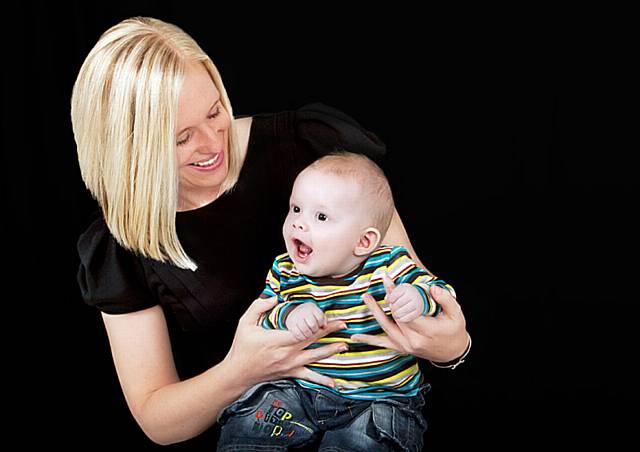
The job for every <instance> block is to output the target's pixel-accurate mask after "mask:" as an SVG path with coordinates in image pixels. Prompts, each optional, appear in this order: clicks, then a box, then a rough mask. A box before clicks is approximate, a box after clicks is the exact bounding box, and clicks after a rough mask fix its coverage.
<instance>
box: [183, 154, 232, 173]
mask: <svg viewBox="0 0 640 452" xmlns="http://www.w3.org/2000/svg"><path fill="white" fill-rule="evenodd" d="M223 161H224V152H218V153H217V154H215V155H214V156H213V157H211V158H209V159H207V160H201V161H199V162H194V163H190V164H189V166H190V167H192V168H194V169H197V170H198V171H213V170H215V169H216V168H219V167H220V165H222V162H223Z"/></svg>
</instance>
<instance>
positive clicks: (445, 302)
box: [429, 285, 462, 317]
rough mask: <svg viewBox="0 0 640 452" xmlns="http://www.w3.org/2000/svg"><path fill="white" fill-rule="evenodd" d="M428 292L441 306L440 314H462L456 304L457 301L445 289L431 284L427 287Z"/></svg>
mask: <svg viewBox="0 0 640 452" xmlns="http://www.w3.org/2000/svg"><path fill="white" fill-rule="evenodd" d="M429 292H430V293H431V296H432V297H433V298H434V299H435V300H436V301H437V302H438V304H439V305H440V307H441V308H442V311H443V312H442V314H444V315H447V316H451V317H456V316H460V315H462V308H461V307H460V305H459V304H458V301H457V300H456V298H455V297H454V296H453V294H452V293H451V292H449V291H448V290H447V289H443V288H442V287H440V286H438V285H433V286H431V287H430V288H429Z"/></svg>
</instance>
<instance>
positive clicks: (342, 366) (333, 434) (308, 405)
mask: <svg viewBox="0 0 640 452" xmlns="http://www.w3.org/2000/svg"><path fill="white" fill-rule="evenodd" d="M394 210H395V209H394V204H393V197H392V194H391V189H390V187H389V184H388V181H387V179H386V177H385V175H384V173H383V172H382V170H381V169H380V168H379V167H378V166H377V165H376V164H375V163H374V162H372V161H371V160H369V159H368V158H367V157H365V156H363V155H359V154H352V153H346V152H342V153H337V154H330V155H328V156H325V157H323V158H320V159H319V160H317V161H315V162H314V163H312V164H311V165H310V166H308V167H307V168H306V169H305V170H304V171H302V172H301V173H300V174H299V175H298V177H297V178H296V181H295V183H294V186H293V190H292V194H291V199H290V208H289V213H288V215H287V218H286V219H285V222H284V226H283V236H284V240H285V244H286V248H287V253H285V254H282V255H280V256H278V257H276V259H275V261H274V263H273V266H272V268H271V270H270V271H269V273H268V275H267V282H266V287H265V289H264V291H263V293H262V295H261V296H262V297H272V296H277V297H278V300H279V303H278V305H276V307H274V308H273V309H272V310H271V311H270V312H268V313H267V314H266V315H265V316H264V317H263V320H262V325H263V326H264V327H265V328H269V329H283V330H289V331H291V333H292V334H293V335H294V336H295V337H296V338H297V339H298V340H300V341H304V340H306V339H308V338H310V337H312V336H313V334H314V333H316V332H317V331H318V330H319V329H320V328H322V327H323V326H325V325H326V324H327V322H328V321H331V320H341V321H343V322H344V323H345V324H346V325H347V328H346V329H344V330H341V331H337V332H335V333H332V334H328V335H327V336H325V337H324V338H322V339H320V340H319V341H318V343H316V344H312V345H311V346H310V347H317V346H321V345H323V344H326V343H327V342H335V341H339V342H345V343H348V344H349V350H347V351H344V352H341V353H338V354H336V355H334V356H332V357H330V358H326V359H323V360H321V361H318V362H316V363H313V364H310V365H308V366H307V367H308V368H309V369H311V370H313V371H316V372H319V373H322V374H324V375H326V376H328V377H330V378H332V379H333V380H334V381H335V382H336V386H335V387H327V386H322V385H319V384H316V383H313V382H310V381H306V380H301V379H295V380H293V381H292V380H278V381H275V382H266V383H260V384H258V385H257V386H255V387H254V388H252V389H250V390H249V391H248V392H247V393H246V394H245V395H244V396H243V397H241V398H240V399H239V400H238V401H237V402H235V403H234V404H232V405H231V406H230V407H228V408H227V409H226V410H225V411H224V412H223V414H222V415H221V417H220V422H221V423H222V424H223V425H224V427H223V430H222V437H221V442H220V445H219V447H221V446H225V445H229V444H233V445H234V447H238V446H246V447H249V445H252V444H254V445H255V444H260V445H266V444H273V445H279V446H280V447H294V446H300V445H302V444H306V443H310V442H313V441H316V440H317V439H319V438H321V447H332V446H333V447H338V446H339V447H341V448H342V449H341V450H343V449H346V450H387V449H384V447H390V448H391V449H390V450H395V449H396V448H403V450H416V451H418V450H422V436H423V433H424V430H425V428H426V423H425V421H424V419H423V417H422V414H421V407H422V406H423V404H424V399H423V396H422V393H421V390H422V389H424V388H425V387H428V385H424V384H423V381H422V374H421V372H420V368H419V366H418V362H417V359H416V358H415V357H413V356H409V355H405V354H402V353H399V352H396V351H395V350H391V349H387V348H380V347H375V346H371V345H368V344H359V343H355V342H353V341H351V339H350V336H351V335H352V334H356V333H361V334H369V335H381V334H384V331H383V330H382V328H381V327H380V325H379V323H378V322H377V321H376V320H375V318H374V317H373V315H372V313H371V312H370V311H369V309H368V307H367V306H366V305H365V304H364V302H363V301H362V299H361V297H362V295H364V294H365V293H366V294H369V295H371V296H373V297H374V299H375V300H376V301H377V302H378V304H379V305H380V306H381V308H382V309H383V310H384V311H385V313H386V314H387V315H388V316H392V317H393V319H394V320H395V321H396V322H412V321H414V320H415V319H417V318H418V317H420V316H423V315H437V313H438V312H439V311H440V307H439V306H438V305H437V303H436V302H435V300H434V299H433V298H432V297H431V295H430V290H429V288H430V286H432V285H434V284H437V285H439V286H441V287H444V288H446V289H448V290H450V291H452V292H453V289H452V288H451V286H449V285H447V284H445V283H444V282H443V281H441V280H438V279H436V278H435V277H434V276H433V275H432V274H431V273H429V272H428V271H426V270H425V269H422V268H420V267H418V266H417V265H416V264H415V263H414V262H413V261H412V259H411V257H410V256H409V254H408V252H407V250H406V249H405V248H402V247H397V246H386V245H381V244H380V242H381V240H382V238H383V237H384V235H385V234H386V232H387V229H388V227H389V225H390V223H391V219H392V216H393V214H394ZM225 447H226V446H225ZM219 450H224V448H220V449H219Z"/></svg>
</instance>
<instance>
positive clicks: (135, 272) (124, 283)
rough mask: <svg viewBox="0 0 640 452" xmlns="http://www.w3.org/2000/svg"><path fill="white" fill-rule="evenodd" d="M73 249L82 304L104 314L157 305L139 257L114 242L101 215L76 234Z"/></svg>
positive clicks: (126, 311)
mask: <svg viewBox="0 0 640 452" xmlns="http://www.w3.org/2000/svg"><path fill="white" fill-rule="evenodd" d="M77 249H78V255H79V257H80V266H79V268H78V273H77V280H78V285H79V286H80V292H81V294H82V298H83V300H84V301H85V303H87V304H88V305H90V306H94V307H96V308H97V309H98V310H100V311H102V312H105V313H107V314H125V313H128V312H134V311H140V310H142V309H146V308H150V307H152V306H154V305H156V304H158V303H157V301H155V299H154V297H153V295H152V292H151V290H150V289H149V287H148V285H147V278H146V275H145V270H144V267H143V265H142V263H141V261H140V258H138V257H137V256H136V255H135V254H133V253H131V252H130V251H128V250H126V249H124V248H123V247H121V246H120V245H119V244H118V243H117V242H116V240H115V239H114V238H113V236H112V235H111V234H110V233H109V230H108V228H107V226H106V224H105V223H104V220H103V219H102V218H99V219H97V220H96V221H94V222H93V223H92V224H91V225H90V226H89V227H88V228H87V230H86V231H85V232H84V233H83V234H82V235H80V237H79V239H78V243H77Z"/></svg>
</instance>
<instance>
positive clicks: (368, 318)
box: [261, 246, 455, 400]
mask: <svg viewBox="0 0 640 452" xmlns="http://www.w3.org/2000/svg"><path fill="white" fill-rule="evenodd" d="M385 273H386V274H388V275H389V277H390V278H391V280H392V281H393V282H394V283H395V284H403V283H408V284H413V285H414V286H415V287H416V288H417V289H418V291H419V292H420V294H421V295H422V298H423V301H424V306H425V308H424V311H423V315H437V314H438V313H439V312H440V306H439V305H438V304H437V303H436V302H435V300H433V299H432V298H431V296H430V295H429V286H431V285H434V284H436V285H438V286H440V287H444V288H446V289H448V290H449V291H451V292H452V293H454V294H455V292H454V291H453V288H452V287H451V286H449V285H448V284H446V283H445V282H444V281H442V280H440V279H437V278H436V277H435V276H433V275H431V274H430V273H428V272H427V271H426V270H424V269H422V268H420V267H418V266H417V265H416V264H415V263H414V262H413V261H412V260H411V258H410V257H409V253H408V252H407V250H406V249H405V248H402V247H398V246H393V247H392V246H380V247H378V249H377V250H376V251H374V252H373V253H372V254H371V255H370V256H369V258H368V259H366V260H365V261H364V262H363V263H362V264H361V265H360V266H359V267H358V268H357V269H356V270H354V271H353V272H351V273H350V274H349V275H346V276H344V277H341V278H330V277H324V278H311V277H308V276H305V275H302V274H300V273H299V272H298V270H297V269H296V267H295V264H294V263H293V261H292V260H291V258H290V257H289V255H288V254H286V253H285V254H281V255H280V256H278V257H276V259H275V261H274V262H273V266H272V268H271V270H269V273H268V275H267V281H266V287H265V289H264V291H263V293H262V295H261V297H263V298H266V297H272V296H277V297H278V300H279V303H278V304H277V305H276V307H274V308H273V309H272V310H271V311H269V312H268V313H267V314H266V315H265V316H264V317H263V319H262V326H263V327H264V328H267V329H283V330H284V329H286V326H285V321H286V318H287V315H288V314H289V313H290V312H291V311H292V310H293V309H294V308H295V307H296V306H297V305H299V304H301V303H305V302H312V303H316V304H317V305H318V307H320V308H321V309H322V311H324V313H325V314H326V316H327V319H328V320H329V321H332V320H342V321H344V322H345V323H346V325H347V328H346V329H345V330H340V331H336V332H334V333H331V334H329V335H327V336H326V337H324V338H321V339H320V340H319V341H318V342H316V343H315V344H312V345H310V346H309V347H308V348H314V347H319V346H322V345H326V344H327V343H329V342H337V341H340V342H345V343H348V344H349V350H347V351H346V352H341V353H338V354H336V355H333V356H331V357H329V358H325V359H323V360H321V361H317V362H315V363H313V364H309V365H308V366H307V367H308V368H309V369H311V370H314V371H316V372H319V373H322V374H325V375H327V376H329V377H331V378H333V379H334V380H335V381H336V388H335V389H332V388H327V387H325V386H322V388H323V389H328V390H332V391H334V392H336V393H338V394H340V395H342V396H344V397H348V398H352V399H365V400H370V399H378V398H381V397H409V396H413V395H415V394H416V393H417V392H418V391H419V390H420V385H421V383H422V374H421V372H420V368H419V366H418V361H417V359H416V358H415V357H414V356H411V355H404V354H401V353H399V352H396V351H394V350H391V349H388V348H381V347H375V346H371V345H368V344H361V343H355V342H352V341H351V339H350V336H351V335H352V334H356V333H362V334H371V335H385V334H386V333H385V332H384V331H383V329H382V327H381V326H380V324H379V323H378V322H377V320H376V319H375V318H374V317H373V315H372V314H371V312H370V311H369V308H367V306H366V305H365V304H364V302H363V301H362V299H361V298H360V297H361V296H362V295H363V294H364V293H369V294H371V295H372V296H373V298H374V299H375V300H376V301H377V303H378V304H379V305H380V307H381V308H382V309H383V311H384V312H385V313H386V314H387V316H391V308H390V307H389V305H388V304H387V303H386V301H385V300H384V297H385V290H384V285H383V280H382V278H383V275H384V274H385ZM296 381H297V382H298V383H299V384H300V385H302V386H304V387H309V388H318V387H320V386H319V385H317V384H316V383H312V382H309V381H306V380H299V379H298V380H296Z"/></svg>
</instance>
